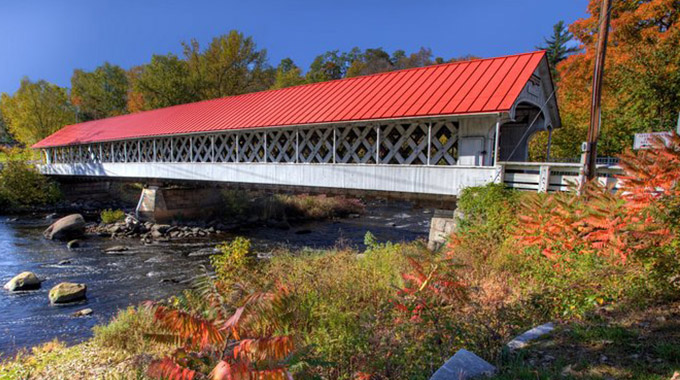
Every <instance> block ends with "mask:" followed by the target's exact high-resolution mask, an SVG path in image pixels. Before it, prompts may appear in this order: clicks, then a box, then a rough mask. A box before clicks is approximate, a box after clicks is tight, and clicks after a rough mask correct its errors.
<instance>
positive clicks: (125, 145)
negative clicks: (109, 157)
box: [123, 141, 128, 162]
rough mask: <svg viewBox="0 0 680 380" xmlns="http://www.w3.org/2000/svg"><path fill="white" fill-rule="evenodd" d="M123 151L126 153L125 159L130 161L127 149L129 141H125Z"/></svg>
mask: <svg viewBox="0 0 680 380" xmlns="http://www.w3.org/2000/svg"><path fill="white" fill-rule="evenodd" d="M123 153H124V154H125V161H124V162H128V151H127V142H125V141H123Z"/></svg>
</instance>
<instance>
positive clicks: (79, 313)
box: [71, 307, 92, 317]
mask: <svg viewBox="0 0 680 380" xmlns="http://www.w3.org/2000/svg"><path fill="white" fill-rule="evenodd" d="M90 314H92V309H90V308H89V307H88V308H86V309H82V310H78V311H76V312H75V313H73V314H71V315H72V316H74V317H84V316H86V315H90Z"/></svg>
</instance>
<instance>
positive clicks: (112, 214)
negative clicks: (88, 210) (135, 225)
mask: <svg viewBox="0 0 680 380" xmlns="http://www.w3.org/2000/svg"><path fill="white" fill-rule="evenodd" d="M99 217H100V218H101V219H102V222H104V223H107V224H108V223H115V222H119V221H121V220H123V219H125V212H123V210H112V209H106V210H102V212H100V213H99Z"/></svg>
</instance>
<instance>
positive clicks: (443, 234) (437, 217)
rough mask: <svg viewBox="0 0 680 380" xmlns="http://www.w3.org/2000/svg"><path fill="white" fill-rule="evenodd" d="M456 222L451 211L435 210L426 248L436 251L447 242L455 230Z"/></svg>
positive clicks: (453, 212)
mask: <svg viewBox="0 0 680 380" xmlns="http://www.w3.org/2000/svg"><path fill="white" fill-rule="evenodd" d="M457 226H458V220H457V219H456V217H455V211H453V210H435V211H434V215H433V216H432V220H431V221H430V236H429V237H428V239H427V248H429V249H430V250H436V249H439V248H440V247H442V246H443V245H444V244H446V242H447V241H448V238H449V236H451V234H452V233H453V232H454V231H455V230H456V227H457Z"/></svg>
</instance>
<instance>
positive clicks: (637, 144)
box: [633, 132, 672, 150]
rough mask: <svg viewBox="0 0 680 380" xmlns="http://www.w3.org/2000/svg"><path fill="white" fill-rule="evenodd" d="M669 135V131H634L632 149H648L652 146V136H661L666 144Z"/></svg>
mask: <svg viewBox="0 0 680 380" xmlns="http://www.w3.org/2000/svg"><path fill="white" fill-rule="evenodd" d="M671 135H672V134H671V132H652V133H636V134H635V141H633V149H636V150H637V149H650V148H651V147H652V141H653V140H652V137H653V136H656V137H660V138H662V139H663V140H664V142H665V143H666V144H668V142H669V141H670V138H671Z"/></svg>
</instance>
